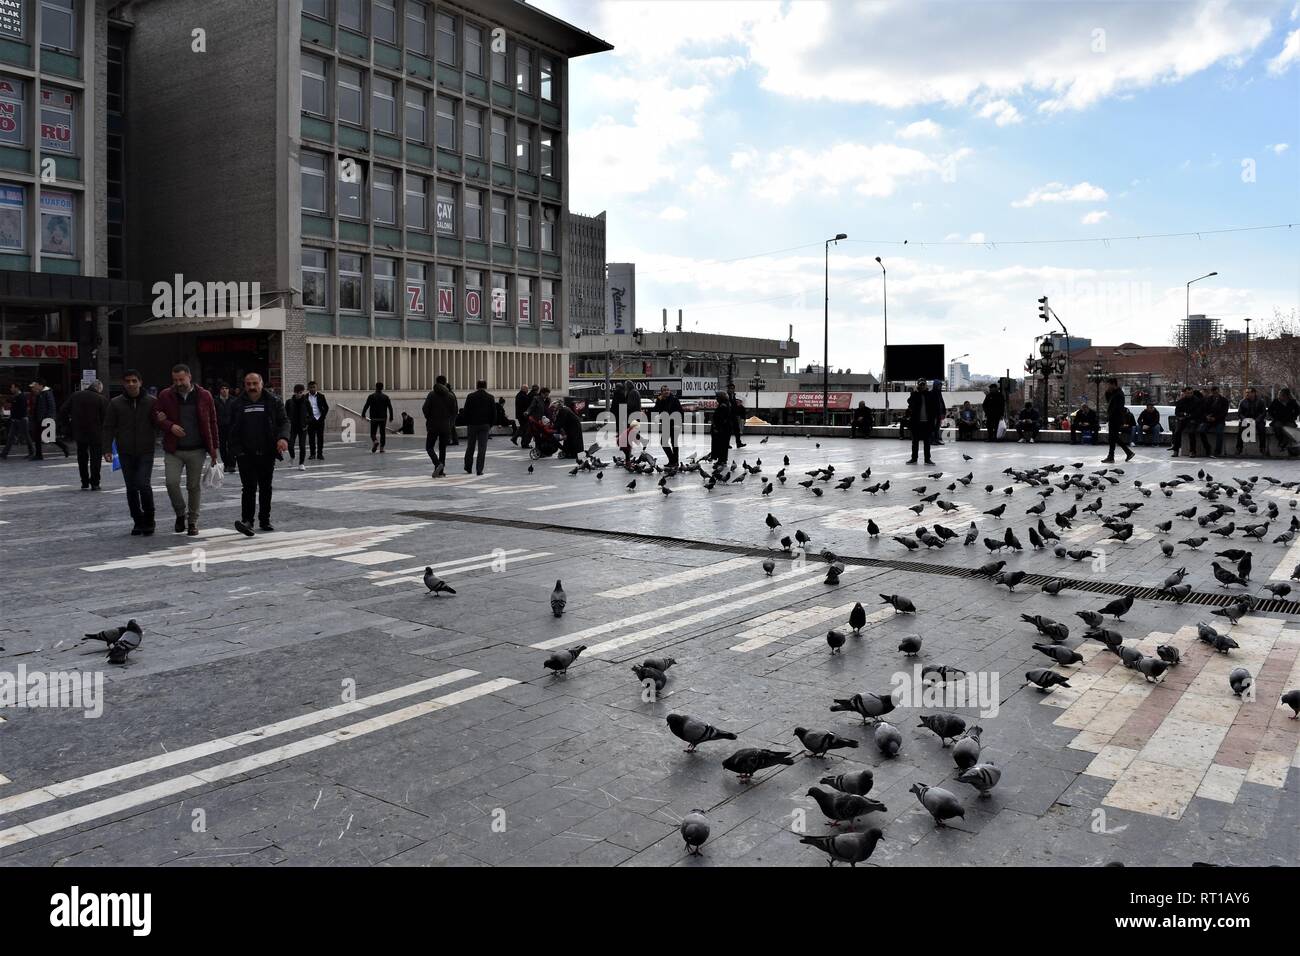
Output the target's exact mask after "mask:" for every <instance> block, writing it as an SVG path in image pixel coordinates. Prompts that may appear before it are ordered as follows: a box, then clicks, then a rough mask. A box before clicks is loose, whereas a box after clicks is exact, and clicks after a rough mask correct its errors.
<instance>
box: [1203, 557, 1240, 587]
mask: <svg viewBox="0 0 1300 956" xmlns="http://www.w3.org/2000/svg"><path fill="white" fill-rule="evenodd" d="M1210 567H1211V568H1213V569H1214V578H1215V580H1216V581H1218V582H1219V585H1220V586H1221V587H1225V588H1226V587H1230V586H1231V585H1234V584H1237V585H1240V586H1242V587H1245V586H1246V582H1245V581H1244V580H1242V578H1241V577H1240V576H1239V575H1236V574H1233V573H1232V572H1231V571H1229V570H1228V569H1227V568H1225V567H1224V566H1223V565H1221V564H1219V562H1218V561H1211V562H1210Z"/></svg>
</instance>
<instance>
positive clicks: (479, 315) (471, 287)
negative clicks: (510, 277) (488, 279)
mask: <svg viewBox="0 0 1300 956" xmlns="http://www.w3.org/2000/svg"><path fill="white" fill-rule="evenodd" d="M461 271H462V272H463V273H464V276H465V301H464V306H465V321H466V322H483V321H485V318H486V317H485V315H484V310H483V271H484V270H482V269H463V270H461ZM470 276H475V277H476V278H475V279H474V281H473V283H472V284H471V282H470ZM471 294H475V295H476V296H477V297H478V311H477V312H475V313H473V314H471V313H470V311H469V297H470V295H471Z"/></svg>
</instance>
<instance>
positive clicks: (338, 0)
mask: <svg viewBox="0 0 1300 956" xmlns="http://www.w3.org/2000/svg"><path fill="white" fill-rule="evenodd" d="M354 2H355V6H356V11H357V17H358V19H359V20H360V23H358V24H357V25H356V26H353V25H352V24H350V23H345V22H344V21H343V16H344V12H345V11H346V10H347V9H348V8H350V7H352V6H353V4H354ZM366 7H367V4H366V2H365V0H334V21H335V23H336V24H337V25H338V26H339V27H340V28H342V29H344V30H351V31H352V32H353V33H361V34H364V33H365V32H366Z"/></svg>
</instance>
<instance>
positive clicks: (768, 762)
mask: <svg viewBox="0 0 1300 956" xmlns="http://www.w3.org/2000/svg"><path fill="white" fill-rule="evenodd" d="M778 765H784V766H787V767H793V766H794V759H793V758H792V757H791V756H790V752H789V751H788V750H761V749H759V748H757V747H742V748H741V749H740V750H737V751H736V752H735V753H734V754H732V755H731V756H730V757H728V758H727V759H726V760H724V761H722V768H723V769H724V770H730V771H731V772H732V773H734V774H737V775H738V776H739V777H740V781H741V783H747V782H748V781H749V780H750V779H751V778H752V777H753V776H754V774H756V773H758V772H759V771H760V770H766V769H767V768H768V767H775V766H778Z"/></svg>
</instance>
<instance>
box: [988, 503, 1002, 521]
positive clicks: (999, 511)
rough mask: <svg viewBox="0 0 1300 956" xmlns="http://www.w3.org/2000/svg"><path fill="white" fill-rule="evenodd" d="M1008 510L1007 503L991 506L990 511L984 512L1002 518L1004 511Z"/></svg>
mask: <svg viewBox="0 0 1300 956" xmlns="http://www.w3.org/2000/svg"><path fill="white" fill-rule="evenodd" d="M1006 510H1007V506H1006V504H1000V505H998V506H997V507H996V508H990V509H989V510H988V511H986V512H984V514H986V515H992V516H993V517H995V518H1001V517H1002V512H1004V511H1006Z"/></svg>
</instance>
